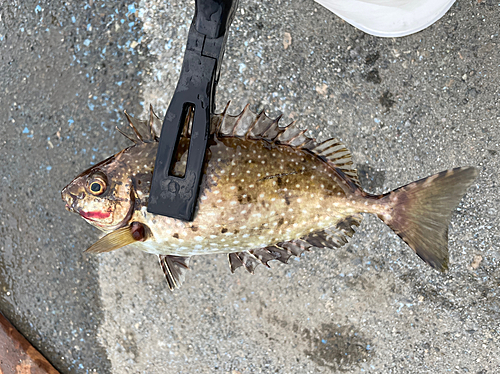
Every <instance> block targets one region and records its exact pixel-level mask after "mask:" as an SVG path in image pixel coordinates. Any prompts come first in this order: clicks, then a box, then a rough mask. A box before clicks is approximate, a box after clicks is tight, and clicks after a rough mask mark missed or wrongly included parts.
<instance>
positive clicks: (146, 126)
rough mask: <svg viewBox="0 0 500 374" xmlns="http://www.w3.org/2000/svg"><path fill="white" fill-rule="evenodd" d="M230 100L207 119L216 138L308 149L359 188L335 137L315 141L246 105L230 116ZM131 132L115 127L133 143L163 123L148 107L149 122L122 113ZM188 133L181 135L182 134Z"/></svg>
mask: <svg viewBox="0 0 500 374" xmlns="http://www.w3.org/2000/svg"><path fill="white" fill-rule="evenodd" d="M228 106H229V103H228V104H227V105H226V108H225V109H224V111H223V112H222V113H220V114H214V115H212V117H211V120H210V133H211V134H216V135H217V136H219V137H241V138H243V137H245V138H247V139H264V140H267V141H269V142H274V143H276V144H280V145H289V146H291V147H295V148H301V149H307V150H308V151H310V152H312V153H314V154H316V155H317V156H318V157H320V158H321V159H323V160H324V161H325V162H328V163H329V164H330V165H332V166H333V167H335V168H337V169H339V170H340V171H341V172H342V173H344V174H345V175H346V176H347V177H348V178H349V179H351V180H352V182H354V184H356V185H357V186H358V187H361V185H360V183H359V179H358V172H357V171H356V169H355V168H354V164H353V162H352V158H351V153H350V152H349V150H348V149H347V148H346V146H345V145H344V144H342V143H341V142H340V141H339V140H338V139H335V138H332V139H328V140H326V141H324V142H322V143H320V144H317V143H316V141H315V140H314V139H311V138H309V137H308V136H306V135H305V133H306V131H307V130H301V129H300V128H299V127H298V125H297V122H296V121H293V122H292V123H290V124H289V125H288V126H285V127H280V125H279V120H280V118H281V116H279V117H278V118H276V119H271V118H269V117H268V116H267V115H266V114H265V113H264V112H263V111H262V112H260V113H259V114H256V113H254V112H252V111H251V110H250V105H246V106H245V108H244V109H243V110H242V111H241V113H240V114H238V115H236V116H231V115H229V114H228V113H227V108H228ZM125 115H126V116H127V119H128V121H129V125H130V127H131V129H132V130H133V131H134V133H133V134H130V133H129V132H126V131H125V130H124V129H118V130H119V131H120V132H121V133H122V134H123V135H124V136H126V137H127V138H128V139H130V140H131V141H133V142H134V143H136V144H138V143H142V142H151V141H158V138H159V134H160V132H161V126H162V122H161V120H160V119H159V118H158V116H157V115H156V114H155V113H154V111H153V107H152V106H150V115H149V121H141V120H137V119H135V118H133V117H131V116H129V115H128V113H127V112H125ZM186 135H187V136H189V134H184V136H186Z"/></svg>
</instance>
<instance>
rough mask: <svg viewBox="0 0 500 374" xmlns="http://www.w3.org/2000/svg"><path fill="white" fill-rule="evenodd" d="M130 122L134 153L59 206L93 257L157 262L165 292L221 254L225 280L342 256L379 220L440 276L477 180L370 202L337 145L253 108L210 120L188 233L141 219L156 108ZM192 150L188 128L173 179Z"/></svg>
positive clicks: (67, 192) (114, 160)
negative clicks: (260, 268) (134, 252)
mask: <svg viewBox="0 0 500 374" xmlns="http://www.w3.org/2000/svg"><path fill="white" fill-rule="evenodd" d="M188 117H189V116H188ZM127 118H128V120H129V124H130V129H129V130H130V131H133V133H132V132H130V133H127V132H125V131H124V130H121V132H122V133H123V134H124V135H125V136H127V137H128V138H129V139H130V140H132V141H133V142H134V145H132V146H131V147H128V148H126V149H124V150H122V151H121V152H119V153H118V154H116V155H114V156H111V157H110V158H108V159H106V160H104V161H102V162H100V163H99V164H97V165H95V166H92V167H91V168H90V169H88V170H86V171H84V172H83V173H82V174H80V175H79V176H77V177H76V178H75V179H74V180H73V181H72V182H71V183H70V184H68V185H67V186H66V187H65V188H64V189H63V190H62V192H61V194H62V198H63V200H64V201H65V202H66V208H67V209H68V210H70V211H72V212H76V213H78V214H79V215H80V216H81V217H82V218H84V219H85V220H86V221H87V222H88V223H90V224H91V225H93V226H95V227H97V228H98V229H100V230H102V231H103V232H104V233H105V235H104V236H103V237H102V238H101V239H100V240H99V241H97V242H96V243H95V244H94V245H92V246H91V247H90V248H89V249H88V250H87V251H88V252H92V253H102V252H109V251H113V250H116V249H118V248H121V247H124V246H126V245H130V244H135V246H136V247H137V248H140V249H141V250H143V251H145V252H149V253H153V254H156V255H157V256H158V259H159V262H160V266H161V268H162V270H163V272H164V274H165V276H166V279H167V282H168V285H169V287H170V289H174V288H177V287H179V286H180V285H181V284H182V282H183V281H184V279H185V273H186V270H187V269H188V266H189V259H190V257H191V256H195V255H205V254H214V253H227V254H228V260H229V265H230V268H231V271H233V272H234V270H235V269H237V268H238V267H240V266H243V267H244V268H246V269H247V270H248V271H249V272H252V273H253V271H254V269H255V267H256V266H257V265H258V264H260V263H262V264H264V265H266V266H269V265H268V263H269V261H271V260H278V261H281V262H283V263H286V262H287V261H288V259H289V258H290V257H291V256H300V255H301V254H302V253H303V252H304V251H308V250H309V249H310V248H311V247H318V248H325V247H328V248H334V247H340V246H342V245H344V244H346V243H347V240H348V238H349V237H351V236H352V235H353V234H354V227H356V226H358V225H359V224H360V222H361V220H362V215H361V213H372V214H375V215H377V216H378V217H379V218H380V219H381V220H382V221H383V222H385V223H386V224H387V225H388V226H389V227H390V228H391V229H392V230H394V232H395V233H396V234H397V235H399V236H400V237H401V238H402V239H403V240H404V241H405V242H406V243H407V244H408V245H409V246H410V247H411V248H412V249H413V250H414V251H415V252H416V253H417V255H418V256H420V257H421V258H422V259H423V260H424V261H425V262H426V263H428V264H429V265H430V266H432V267H433V268H436V269H439V270H441V271H444V270H446V269H447V267H448V248H447V242H448V224H449V220H450V217H451V214H452V211H453V209H454V208H455V206H456V205H457V204H458V202H459V201H460V199H461V198H462V196H463V195H464V194H465V192H466V190H467V188H468V187H469V186H470V185H471V183H472V182H473V181H474V179H475V178H476V176H477V170H476V169H475V168H472V167H463V168H456V169H451V170H448V171H444V172H441V173H439V174H435V175H433V176H430V177H428V178H425V179H422V180H419V181H417V182H413V183H410V184H408V185H406V186H404V187H401V188H398V189H396V190H394V191H392V192H389V193H386V194H383V195H371V194H368V193H366V192H364V191H363V190H362V188H361V186H360V183H359V180H358V176H357V172H356V170H355V168H354V166H353V162H352V159H351V155H350V153H349V151H348V150H347V148H346V147H345V146H344V145H343V144H342V143H341V142H340V141H339V140H337V139H329V140H326V141H324V142H321V143H318V142H316V141H314V140H312V139H310V138H308V137H307V136H306V135H305V131H304V130H302V131H301V130H300V129H299V128H298V127H297V126H296V125H295V123H292V124H291V125H289V126H287V127H280V126H279V124H278V119H276V120H272V119H270V118H269V117H267V116H266V115H265V114H264V113H263V112H262V113H260V114H255V113H253V112H252V111H251V110H250V109H249V107H248V106H247V107H246V108H245V109H244V110H243V111H242V112H241V114H239V115H237V116H230V115H228V114H227V108H226V110H225V111H224V112H223V113H222V114H217V115H213V116H212V118H211V130H210V134H211V136H210V139H209V146H208V148H207V153H206V158H205V160H206V161H205V164H204V176H203V180H202V183H201V188H200V195H199V201H198V206H197V211H196V212H195V218H194V220H193V221H192V222H184V221H180V220H176V219H173V218H169V217H164V216H160V215H155V214H151V213H149V212H148V211H147V202H148V197H149V190H150V185H151V179H152V173H153V167H154V164H155V156H156V151H157V147H158V134H159V133H160V127H161V121H160V120H159V118H158V117H157V116H156V115H155V114H154V112H153V110H152V108H151V112H150V118H149V120H147V121H139V120H136V119H134V118H132V117H130V116H129V115H128V114H127ZM189 138H190V133H189V124H187V125H186V126H185V130H184V131H183V135H182V137H181V139H180V142H179V147H178V154H177V157H176V159H175V164H174V166H173V173H174V174H175V175H178V176H183V173H184V171H185V165H186V160H187V156H188V155H187V151H188V146H189ZM188 177H189V176H184V178H188ZM164 193H168V189H165V191H164Z"/></svg>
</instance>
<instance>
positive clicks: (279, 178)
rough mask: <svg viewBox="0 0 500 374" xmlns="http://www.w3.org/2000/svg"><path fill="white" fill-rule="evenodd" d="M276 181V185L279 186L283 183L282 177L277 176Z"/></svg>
mask: <svg viewBox="0 0 500 374" xmlns="http://www.w3.org/2000/svg"><path fill="white" fill-rule="evenodd" d="M276 183H278V187H281V186H282V185H283V179H282V178H281V177H278V179H277V180H276Z"/></svg>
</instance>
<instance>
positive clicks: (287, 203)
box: [285, 195, 290, 205]
mask: <svg viewBox="0 0 500 374" xmlns="http://www.w3.org/2000/svg"><path fill="white" fill-rule="evenodd" d="M285 203H286V205H290V197H289V196H288V195H285Z"/></svg>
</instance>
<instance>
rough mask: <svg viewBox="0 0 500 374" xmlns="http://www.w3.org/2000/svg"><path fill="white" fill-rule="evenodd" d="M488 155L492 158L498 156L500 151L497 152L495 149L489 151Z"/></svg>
mask: <svg viewBox="0 0 500 374" xmlns="http://www.w3.org/2000/svg"><path fill="white" fill-rule="evenodd" d="M488 153H489V154H490V155H492V156H496V155H497V154H498V151H495V150H494V149H488Z"/></svg>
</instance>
